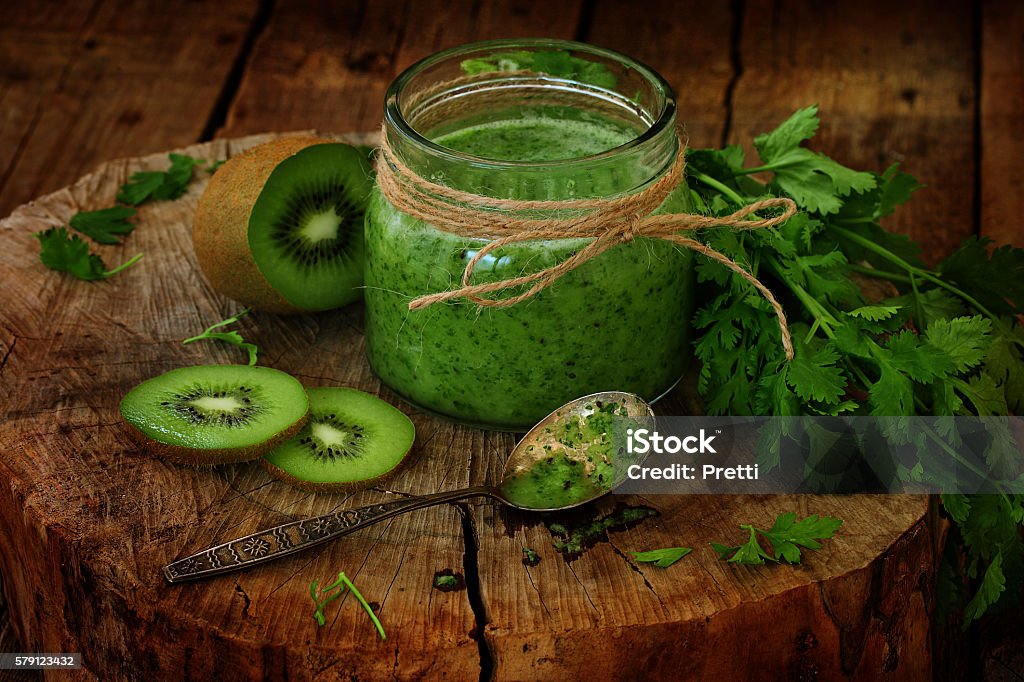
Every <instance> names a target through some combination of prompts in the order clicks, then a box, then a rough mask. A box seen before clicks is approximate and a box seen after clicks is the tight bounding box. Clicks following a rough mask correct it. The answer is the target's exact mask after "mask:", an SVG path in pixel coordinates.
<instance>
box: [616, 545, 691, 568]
mask: <svg viewBox="0 0 1024 682" xmlns="http://www.w3.org/2000/svg"><path fill="white" fill-rule="evenodd" d="M692 551H693V549H691V548H690V547H663V548H662V549H652V550H648V551H646V552H630V554H632V555H633V558H634V559H636V560H637V561H639V562H641V563H649V564H654V565H655V566H657V567H658V568H668V567H669V566H671V565H672V564H674V563H675V562H677V561H679V560H680V559H682V558H683V557H684V556H686V555H687V554H689V553H690V552H692Z"/></svg>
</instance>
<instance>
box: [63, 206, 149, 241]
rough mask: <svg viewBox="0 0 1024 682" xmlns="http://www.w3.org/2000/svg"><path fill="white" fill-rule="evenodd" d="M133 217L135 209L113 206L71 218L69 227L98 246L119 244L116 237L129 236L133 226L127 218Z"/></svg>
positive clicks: (78, 214)
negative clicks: (98, 244)
mask: <svg viewBox="0 0 1024 682" xmlns="http://www.w3.org/2000/svg"><path fill="white" fill-rule="evenodd" d="M134 215H135V209H134V208H129V207H127V206H114V207H113V208H104V209H101V210H99V211H84V212H82V213H76V214H75V215H73V216H72V217H71V220H70V221H69V223H68V224H69V225H71V227H73V228H74V229H76V230H78V231H79V232H81V233H82V234H84V235H85V236H87V237H90V238H91V239H92V240H93V241H95V242H98V243H100V244H120V243H121V242H120V240H119V239H118V235H127V234H130V233H131V231H132V230H134V229H135V226H134V225H132V224H131V223H129V222H128V218H131V217H132V216H134Z"/></svg>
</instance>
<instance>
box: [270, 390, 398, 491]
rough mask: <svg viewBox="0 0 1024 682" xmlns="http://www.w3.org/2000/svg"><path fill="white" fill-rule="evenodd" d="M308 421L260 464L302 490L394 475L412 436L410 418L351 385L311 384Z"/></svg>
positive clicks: (325, 488)
mask: <svg viewBox="0 0 1024 682" xmlns="http://www.w3.org/2000/svg"><path fill="white" fill-rule="evenodd" d="M307 392H308V393H309V421H308V422H307V423H306V426H305V427H303V429H302V430H301V431H299V433H298V434H296V435H295V436H293V437H292V438H290V439H288V440H287V441H285V442H284V443H282V444H281V445H280V446H279V447H277V448H275V449H274V450H273V451H271V452H270V453H269V454H268V455H267V456H266V457H265V458H264V460H263V466H264V467H265V468H266V469H267V471H269V472H270V473H271V474H273V475H274V476H276V477H277V478H280V479H281V480H283V481H287V482H288V483H291V484H292V485H295V486H298V487H299V488H302V489H304V490H313V491H332V490H347V489H353V488H360V487H366V486H368V485H370V484H372V483H374V482H376V481H378V480H380V479H382V478H384V477H386V476H389V475H391V474H394V473H395V472H396V471H397V469H398V465H399V464H400V463H401V462H402V460H403V459H404V458H405V456H406V455H407V454H409V450H410V448H412V443H413V440H414V439H415V436H416V430H415V428H414V427H413V425H412V422H411V421H410V420H409V418H408V417H406V416H405V415H404V414H403V413H402V412H401V411H400V410H399V409H397V408H396V407H394V406H392V405H391V404H389V403H386V402H384V401H383V400H381V399H380V398H377V397H375V396H372V395H370V394H369V393H363V392H362V391H357V390H355V389H352V388H311V389H308V391H307Z"/></svg>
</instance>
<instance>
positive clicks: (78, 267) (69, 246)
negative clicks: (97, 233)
mask: <svg viewBox="0 0 1024 682" xmlns="http://www.w3.org/2000/svg"><path fill="white" fill-rule="evenodd" d="M35 237H36V239H38V240H39V244H40V246H41V247H42V250H41V251H40V252H39V260H41V261H42V262H43V265H45V266H46V267H48V268H50V269H51V270H57V271H60V272H67V273H69V274H71V275H74V276H75V277H77V278H78V279H84V280H98V279H106V278H108V277H113V276H114V275H116V274H117V273H119V272H121V271H122V270H124V269H126V268H129V267H131V266H132V265H135V263H137V262H138V261H139V259H140V258H142V254H141V253H140V254H136V255H135V256H134V257H133V258H131V259H130V260H128V261H126V262H125V263H122V264H121V265H119V266H117V267H116V268H114V269H113V270H107V266H106V265H104V264H103V260H102V259H101V258H100V257H99V256H97V255H96V254H94V253H90V252H89V245H88V244H86V243H85V242H84V241H82V239H81V238H80V237H79V236H78V235H69V234H68V230H67V228H65V227H51V228H50V229H48V230H43V231H42V232H36V233H35Z"/></svg>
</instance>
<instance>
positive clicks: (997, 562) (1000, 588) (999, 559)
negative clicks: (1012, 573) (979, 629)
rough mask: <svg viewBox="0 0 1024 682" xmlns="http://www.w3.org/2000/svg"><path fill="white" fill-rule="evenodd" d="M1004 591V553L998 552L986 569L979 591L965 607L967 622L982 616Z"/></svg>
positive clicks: (965, 619)
mask: <svg viewBox="0 0 1024 682" xmlns="http://www.w3.org/2000/svg"><path fill="white" fill-rule="evenodd" d="M1004 591H1006V576H1005V575H1004V574H1003V555H1002V553H998V554H996V555H995V557H994V558H993V559H992V562H991V563H990V564H989V565H988V568H986V569H985V577H984V578H982V581H981V585H980V586H979V587H978V591H977V592H976V593H975V595H974V596H973V597H971V600H970V601H969V602H967V606H966V607H965V608H964V621H965V623H970V622H971V621H972V620H977V619H978V618H980V617H981V616H982V615H983V614H984V613H985V612H986V611H988V609H989V607H990V606H992V605H993V604H995V603H996V602H997V601H998V600H999V597H1000V595H1002V593H1003V592H1004Z"/></svg>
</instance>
